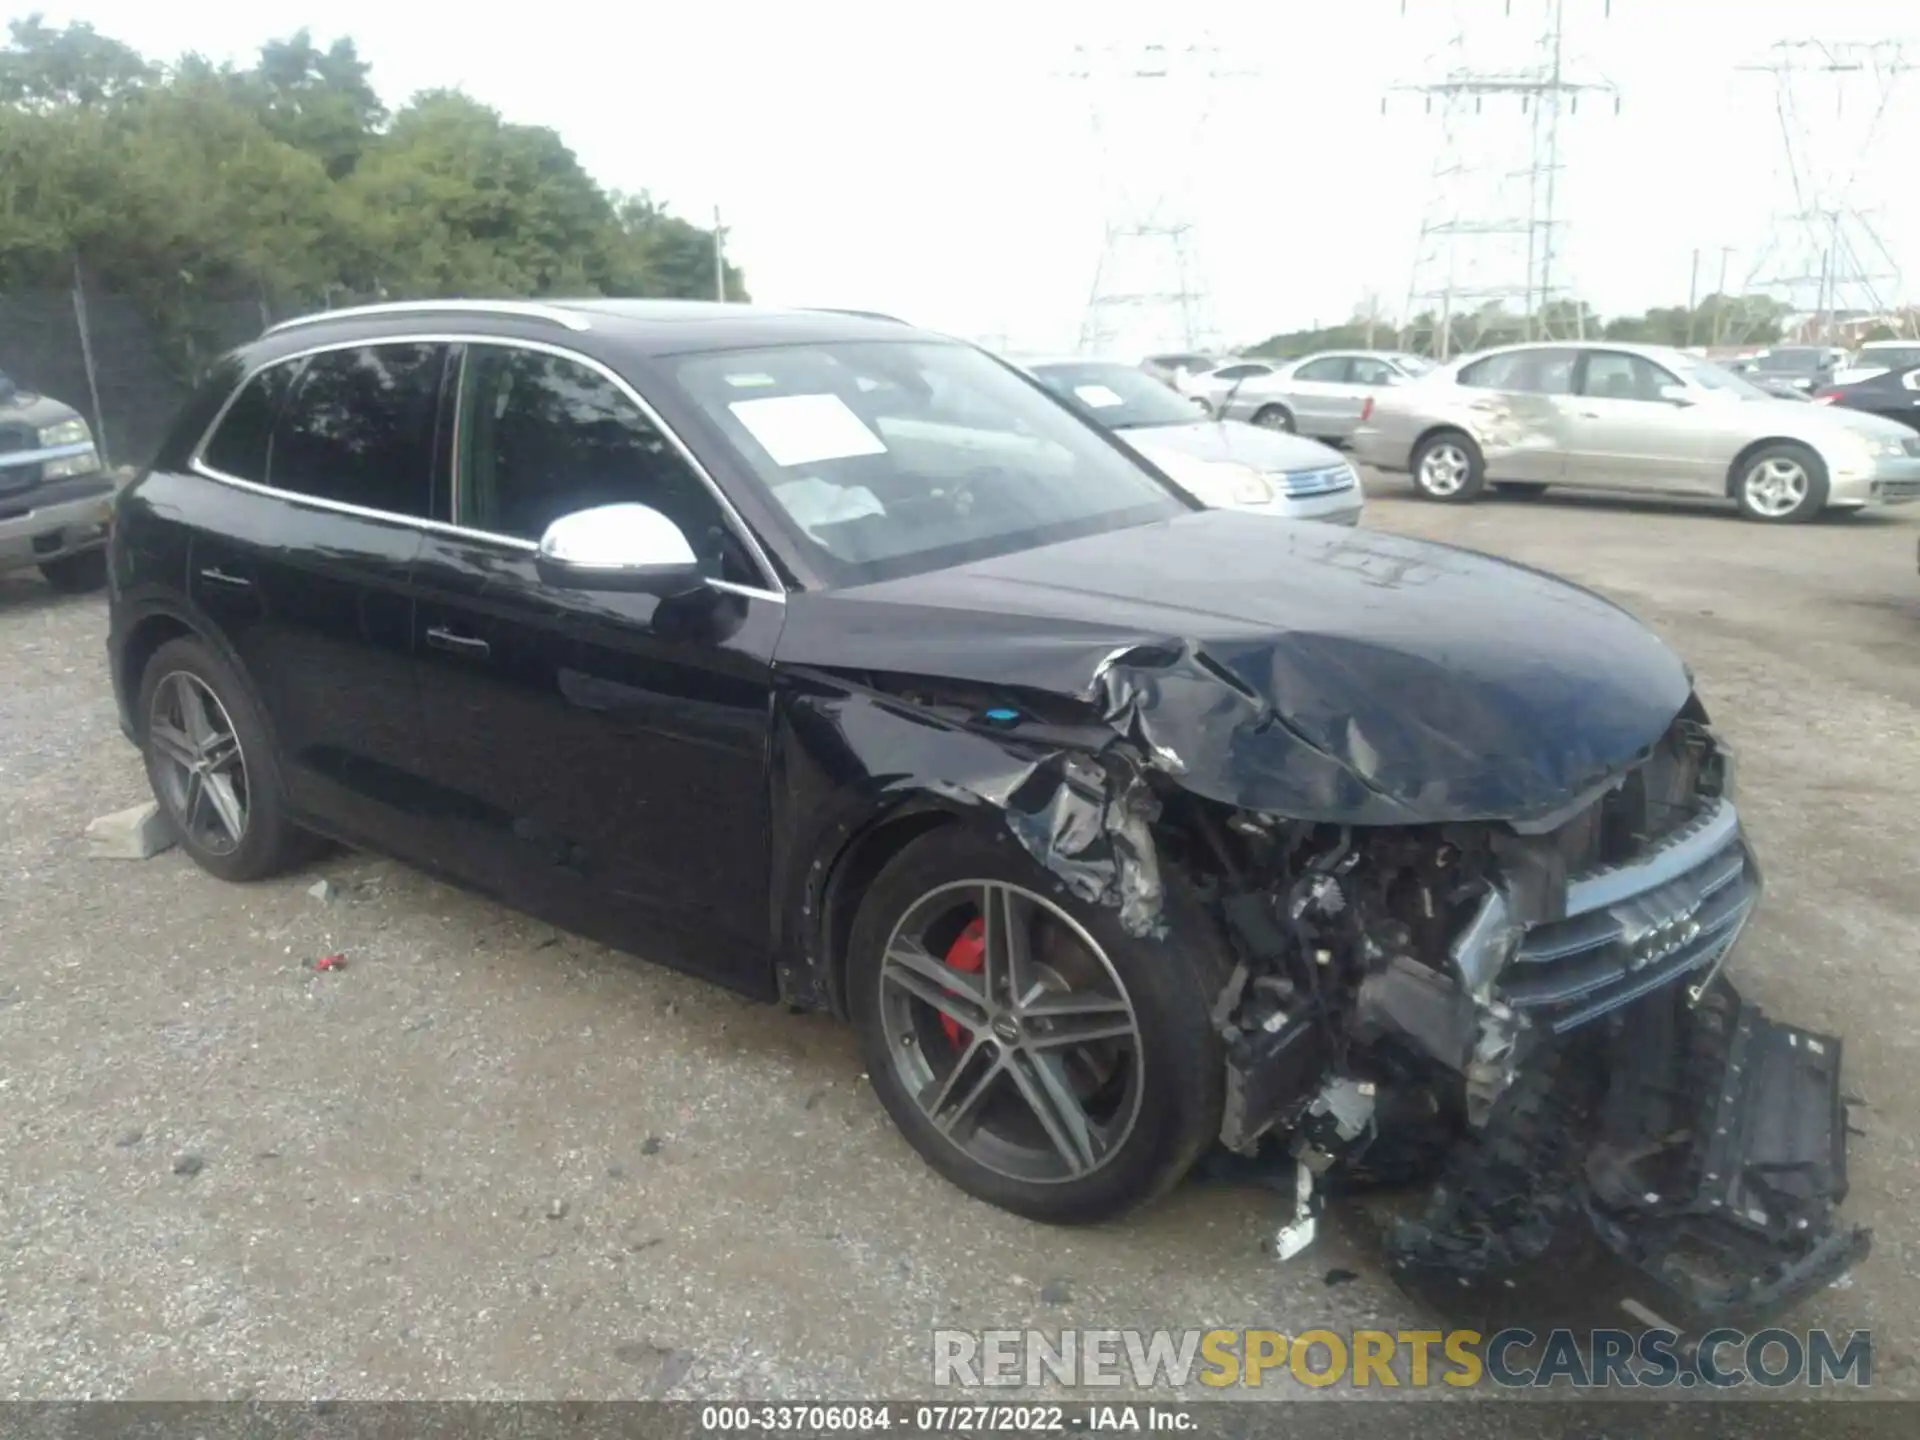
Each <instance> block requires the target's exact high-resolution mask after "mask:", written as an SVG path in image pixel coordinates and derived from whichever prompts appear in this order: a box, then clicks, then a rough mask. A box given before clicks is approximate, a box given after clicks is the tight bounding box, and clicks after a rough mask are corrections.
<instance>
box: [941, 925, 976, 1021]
mask: <svg viewBox="0 0 1920 1440" xmlns="http://www.w3.org/2000/svg"><path fill="white" fill-rule="evenodd" d="M986 963H987V922H986V921H985V920H984V919H979V920H974V921H971V922H970V923H969V924H968V925H967V928H966V929H964V930H962V931H961V932H960V935H959V938H958V939H956V940H955V941H954V942H953V944H951V945H949V946H948V947H947V964H949V965H951V966H952V967H953V968H954V969H956V970H958V971H960V972H962V973H963V974H967V975H978V974H979V973H980V971H981V970H982V969H983V968H984V967H985V966H986ZM940 1028H941V1029H942V1030H944V1031H946V1032H947V1042H948V1043H949V1044H950V1045H952V1046H953V1048H954V1049H956V1050H960V1049H964V1048H965V1046H966V1044H967V1041H968V1038H969V1037H968V1036H967V1033H966V1028H965V1027H964V1026H963V1025H961V1023H960V1022H959V1021H958V1020H956V1019H954V1018H953V1017H952V1016H951V1015H942V1016H941V1017H940Z"/></svg>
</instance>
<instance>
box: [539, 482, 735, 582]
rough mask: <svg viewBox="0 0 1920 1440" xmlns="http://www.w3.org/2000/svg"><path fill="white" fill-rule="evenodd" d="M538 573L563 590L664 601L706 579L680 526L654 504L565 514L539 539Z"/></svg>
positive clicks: (600, 506)
mask: <svg viewBox="0 0 1920 1440" xmlns="http://www.w3.org/2000/svg"><path fill="white" fill-rule="evenodd" d="M534 568H535V570H536V571H538V573H539V575H540V578H541V579H542V580H544V581H546V582H547V584H549V585H553V586H556V587H558V588H560V589H563V590H609V591H620V592H622V593H626V594H638V595H658V596H660V597H662V598H663V599H664V598H667V597H670V596H674V595H684V594H686V593H687V592H689V591H692V590H697V589H699V588H700V586H701V584H702V583H703V582H704V578H705V577H704V576H702V575H701V573H700V561H699V558H698V557H697V556H695V555H694V553H693V547H692V546H691V545H689V544H687V537H686V536H684V535H682V534H681V533H680V527H679V526H678V525H675V524H674V523H673V522H672V521H671V520H669V519H668V518H667V517H666V516H664V515H662V514H661V513H660V512H659V511H658V510H655V509H654V508H653V507H652V506H650V505H597V506H595V507H594V508H593V509H591V510H576V511H574V512H573V513H572V514H571V515H562V516H561V517H560V518H559V519H558V520H556V521H554V522H553V523H552V524H551V525H549V526H547V531H546V534H544V535H542V536H541V537H540V548H539V551H538V553H537V554H536V556H535V558H534Z"/></svg>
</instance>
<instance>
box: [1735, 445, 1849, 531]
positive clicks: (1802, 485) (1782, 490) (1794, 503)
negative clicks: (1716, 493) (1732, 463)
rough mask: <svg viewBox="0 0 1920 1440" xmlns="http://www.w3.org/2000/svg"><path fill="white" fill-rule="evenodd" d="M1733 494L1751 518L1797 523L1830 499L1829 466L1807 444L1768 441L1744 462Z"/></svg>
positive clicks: (1737, 476) (1812, 514) (1742, 510)
mask: <svg viewBox="0 0 1920 1440" xmlns="http://www.w3.org/2000/svg"><path fill="white" fill-rule="evenodd" d="M1733 498H1734V500H1735V501H1736V502H1737V503H1738V504H1739V506H1740V513H1741V514H1742V515H1745V516H1746V517H1747V518H1748V519H1749V520H1764V521H1768V522H1770V523H1772V524H1778V525H1793V524H1798V523H1800V522H1801V521H1805V520H1811V519H1812V518H1813V517H1814V516H1815V515H1818V514H1819V513H1820V511H1821V510H1822V509H1824V508H1825V506H1826V503H1827V467H1826V466H1825V465H1823V464H1822V463H1821V461H1820V457H1819V456H1818V455H1816V454H1814V453H1813V451H1811V450H1809V449H1808V448H1807V447H1806V446H1804V445H1795V444H1793V443H1792V442H1790V441H1781V442H1780V443H1779V444H1776V445H1765V446H1762V447H1761V448H1760V449H1759V450H1756V451H1755V452H1754V453H1753V454H1751V455H1749V456H1747V457H1746V459H1744V460H1742V461H1741V462H1740V468H1739V471H1738V473H1737V474H1736V475H1735V476H1734V482H1733Z"/></svg>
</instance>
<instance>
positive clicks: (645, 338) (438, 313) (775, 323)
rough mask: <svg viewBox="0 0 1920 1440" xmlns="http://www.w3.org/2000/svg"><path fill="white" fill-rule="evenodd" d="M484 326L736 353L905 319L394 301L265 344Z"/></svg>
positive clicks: (887, 328) (607, 302)
mask: <svg viewBox="0 0 1920 1440" xmlns="http://www.w3.org/2000/svg"><path fill="white" fill-rule="evenodd" d="M474 325H482V326H485V327H486V328H487V329H488V330H489V331H494V330H497V331H498V332H499V333H501V334H507V335H512V336H515V337H516V338H550V339H560V340H563V341H569V342H571V343H575V344H582V343H583V342H585V341H586V337H589V336H595V337H601V338H605V339H609V340H612V341H614V342H615V343H617V344H619V345H620V346H621V347H622V348H625V349H629V350H639V351H641V352H643V353H646V354H651V355H678V354H686V353H689V352H697V351H708V350H735V349H744V348H750V347H752V346H755V345H779V344H806V343H810V342H811V343H821V342H832V341H853V340H891V339H898V338H900V337H901V332H902V331H903V330H908V331H912V332H913V333H915V334H918V335H923V336H927V337H928V338H935V337H932V336H931V335H930V334H929V332H926V331H915V330H913V327H911V326H909V325H907V323H906V322H905V321H903V320H899V319H896V318H894V317H892V316H889V315H881V314H878V313H877V312H874V311H866V310H842V309H805V308H800V307H776V306H770V305H747V304H737V303H733V302H722V301H717V300H611V299H598V298H582V299H564V298H563V299H542V300H490V299H457V300H452V299H438V300H411V301H392V302H386V303H382V304H376V305H357V306H350V307H347V308H344V309H339V310H326V311H319V312H316V313H314V314H311V315H302V316H298V317H296V318H294V319H291V320H285V321H282V322H280V323H279V324H277V325H273V326H270V327H269V328H268V329H267V331H266V333H265V334H264V335H263V336H262V337H261V340H262V342H268V341H271V342H276V344H275V346H274V348H280V347H279V344H278V343H277V342H282V341H286V342H289V348H297V347H298V346H300V345H304V344H309V343H313V344H317V343H321V342H323V341H326V340H337V339H339V338H341V336H342V332H345V333H346V334H347V335H354V334H365V335H368V336H370V337H375V336H379V337H384V336H390V335H396V334H400V333H404V332H405V331H419V330H421V329H423V328H428V329H446V328H448V327H450V326H458V327H462V328H464V327H468V326H474Z"/></svg>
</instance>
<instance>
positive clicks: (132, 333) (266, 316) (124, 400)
mask: <svg viewBox="0 0 1920 1440" xmlns="http://www.w3.org/2000/svg"><path fill="white" fill-rule="evenodd" d="M338 303H342V304H344V303H349V302H348V301H345V300H342V301H340V302H338ZM313 308H316V307H314V306H311V305H299V304H289V305H285V306H276V305H271V304H270V303H269V302H268V301H267V300H266V299H264V298H257V299H250V300H218V299H207V300H201V301H196V302H194V303H193V304H191V305H190V306H188V307H187V309H186V311H185V313H184V314H182V315H181V316H179V317H178V318H177V320H175V321H174V322H173V323H169V324H167V325H164V326H163V325H160V324H157V323H156V322H155V321H154V320H153V319H152V318H151V316H150V315H149V314H148V312H147V310H146V308H145V307H143V306H141V305H139V304H137V303H136V302H135V301H133V300H132V299H131V298H130V297H128V296H125V295H118V294H113V293H110V292H104V291H102V290H101V289H100V288H99V287H98V286H96V285H89V284H86V283H85V282H84V281H81V282H78V283H76V284H75V285H73V286H72V287H70V288H68V289H58V290H56V289H44V290H24V291H14V292H0V373H3V374H5V375H7V376H8V377H9V378H10V379H12V381H13V382H14V384H15V385H17V386H19V388H20V389H22V390H30V391H35V392H38V393H39V394H42V395H49V396H52V397H53V398H54V399H56V400H61V401H64V402H65V403H66V404H68V405H71V406H72V407H73V408H74V409H75V410H77V411H79V412H80V413H81V414H82V415H84V416H86V417H87V420H88V421H89V423H91V424H92V426H93V432H94V437H95V440H96V442H97V443H98V445H99V447H100V453H101V458H102V461H103V462H104V463H105V464H107V465H109V466H119V465H127V466H134V467H139V466H142V465H145V464H147V463H148V461H150V460H151V459H152V458H153V454H154V451H155V450H157V449H158V448H159V445H160V441H161V438H162V437H163V436H164V435H165V434H166V431H167V427H168V426H169V425H170V424H172V422H173V417H174V414H175V412H176V411H178V409H179V408H180V405H181V403H182V402H183V401H185V399H186V398H187V396H188V395H189V394H190V393H191V392H192V390H193V387H194V385H195V384H196V383H197V382H198V381H199V379H200V378H201V376H202V375H203V374H204V373H205V371H206V367H207V366H208V365H209V364H210V363H211V362H212V361H213V360H214V359H216V358H217V357H218V356H219V355H220V354H222V353H223V352H224V351H226V350H229V349H231V348H233V347H234V346H236V345H242V344H245V343H246V342H247V341H249V340H253V339H255V338H257V337H258V336H259V334H260V332H261V331H262V330H263V329H264V328H266V326H267V325H269V324H271V323H273V322H274V321H275V320H280V319H285V318H287V317H288V316H289V315H293V314H298V313H302V312H303V311H305V310H310V309H313Z"/></svg>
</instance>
